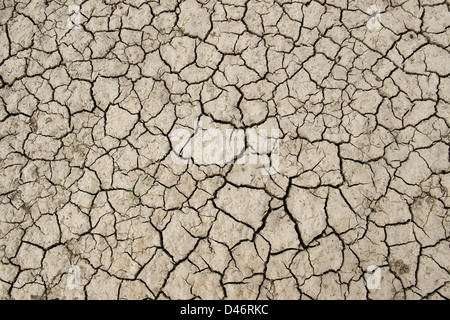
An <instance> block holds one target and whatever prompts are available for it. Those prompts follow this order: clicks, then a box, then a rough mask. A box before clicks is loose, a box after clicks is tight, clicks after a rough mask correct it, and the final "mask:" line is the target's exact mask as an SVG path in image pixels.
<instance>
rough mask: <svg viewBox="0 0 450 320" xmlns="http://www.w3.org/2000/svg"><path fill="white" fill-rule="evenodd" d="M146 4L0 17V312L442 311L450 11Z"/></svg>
mask: <svg viewBox="0 0 450 320" xmlns="http://www.w3.org/2000/svg"><path fill="white" fill-rule="evenodd" d="M160 2H161V3H158V2H157V1H143V0H127V1H123V3H119V1H115V0H105V1H100V0H87V1H78V2H76V1H75V2H70V1H37V0H31V1H8V0H4V1H1V3H0V8H1V9H0V25H1V26H0V28H1V30H0V62H1V63H0V76H1V79H0V80H1V82H0V121H1V124H0V159H1V162H0V167H1V170H0V252H1V253H0V254H1V255H0V257H1V261H0V297H1V298H2V299H117V298H119V299H144V298H150V299H155V298H156V299H167V298H170V299H192V298H201V299H223V298H226V299H420V298H431V299H442V298H449V297H450V292H449V289H450V276H449V272H450V247H449V246H450V242H449V235H450V219H449V215H448V207H449V205H450V199H449V197H448V190H449V188H450V173H449V167H450V164H449V122H450V109H449V103H450V78H449V74H450V59H449V56H450V53H449V44H450V38H449V33H450V28H449V25H450V12H449V3H448V2H446V1H444V0H420V1H417V0H409V1H403V0H391V1H351V0H349V1H347V0H330V1H325V0H324V1H281V0H280V1H270V0H267V1H254V0H248V1H247V0H245V1H244V0H235V1H232V0H225V1H214V0H210V1H207V0H204V1H201V0H198V1H195V0H187V1H182V2H181V1H180V2H177V1H160ZM71 5H72V6H75V7H71V8H72V9H73V8H77V6H79V7H78V8H79V9H80V10H79V14H77V13H76V12H75V16H76V18H77V19H78V21H74V22H73V23H72V22H71V21H72V20H73V19H71V18H73V17H74V11H73V10H72V11H70V10H68V8H69V6H71ZM373 5H376V6H377V8H379V14H378V15H377V17H378V19H379V23H380V26H379V27H380V28H369V26H370V25H369V24H368V21H370V19H374V16H373V12H369V11H368V8H369V7H370V6H373ZM75 11H76V10H75ZM69 19H71V20H69ZM68 21H69V23H68ZM371 22H374V20H372V21H371ZM375 22H376V21H375ZM69 26H71V27H69ZM199 120H200V121H201V122H202V124H203V125H204V126H205V127H211V128H218V129H219V130H226V129H236V130H237V129H246V130H248V129H252V130H261V131H263V130H264V129H267V130H270V129H277V130H279V132H280V136H279V140H278V141H279V150H278V154H277V155H276V154H275V153H271V152H269V153H267V154H261V155H260V158H261V157H266V160H267V159H269V160H271V159H272V158H273V157H275V156H279V165H278V166H277V168H276V170H277V172H276V173H274V174H271V175H264V174H262V170H263V169H262V168H261V166H258V165H254V164H250V163H243V164H238V163H228V164H218V165H213V164H201V163H192V161H191V162H190V163H188V164H182V163H178V162H176V161H174V158H173V157H172V156H171V151H173V148H174V142H173V141H172V140H171V134H172V133H173V132H175V131H176V130H178V129H185V130H188V131H189V132H190V133H191V134H194V133H195V124H196V122H197V121H199ZM253 147H254V146H252V144H251V142H250V141H246V147H245V151H244V153H245V154H247V155H248V154H250V153H252V152H255V150H254V148H253ZM70 266H77V268H79V275H80V281H79V282H80V283H79V285H80V286H79V287H77V288H71V287H70V286H69V287H68V283H69V281H68V280H69V279H68V278H69V277H70V276H71V274H69V271H68V270H69V267H70ZM371 266H377V267H378V270H379V274H380V275H381V279H380V286H379V288H378V289H372V290H369V289H368V282H369V278H370V277H371V276H373V275H374V273H372V274H370V273H369V272H367V269H368V268H370V267H371Z"/></svg>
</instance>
